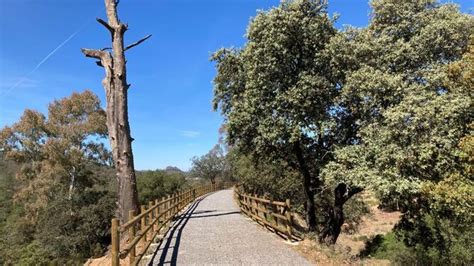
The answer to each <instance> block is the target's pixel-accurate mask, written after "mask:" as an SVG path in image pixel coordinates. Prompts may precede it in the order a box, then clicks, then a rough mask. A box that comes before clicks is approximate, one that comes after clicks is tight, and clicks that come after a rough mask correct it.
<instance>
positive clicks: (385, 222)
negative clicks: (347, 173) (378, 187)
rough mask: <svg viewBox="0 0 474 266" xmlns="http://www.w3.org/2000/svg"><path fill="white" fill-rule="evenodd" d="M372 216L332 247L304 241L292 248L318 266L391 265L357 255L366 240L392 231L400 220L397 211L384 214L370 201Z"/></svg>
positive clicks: (340, 238) (365, 218) (364, 219)
mask: <svg viewBox="0 0 474 266" xmlns="http://www.w3.org/2000/svg"><path fill="white" fill-rule="evenodd" d="M370 201H371V202H374V203H372V204H370V205H372V206H371V207H370V210H371V214H370V215H367V216H366V217H364V218H363V221H362V223H361V224H360V226H359V228H358V230H357V232H356V233H353V234H349V233H341V235H340V236H339V238H338V240H337V244H336V245H335V246H334V247H333V248H329V247H326V246H322V245H319V244H318V243H317V242H316V241H315V240H311V239H308V238H307V239H305V240H303V241H301V242H299V243H298V244H297V245H294V248H295V249H296V250H297V251H298V252H300V253H301V254H302V255H303V256H305V257H306V258H307V259H308V260H309V261H310V262H312V263H314V264H317V265H390V261H388V260H378V259H370V258H365V259H361V258H359V257H358V254H359V253H360V252H361V251H362V250H363V249H364V247H365V241H366V240H368V239H370V238H371V237H373V236H375V235H377V234H386V233H388V232H390V231H392V229H393V227H394V226H395V224H396V223H397V222H398V221H399V220H400V215H401V213H400V212H398V211H391V212H388V211H384V210H381V209H379V208H377V205H378V204H377V203H376V201H374V199H373V198H370Z"/></svg>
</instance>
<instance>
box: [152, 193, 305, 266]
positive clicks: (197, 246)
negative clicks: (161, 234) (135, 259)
mask: <svg viewBox="0 0 474 266" xmlns="http://www.w3.org/2000/svg"><path fill="white" fill-rule="evenodd" d="M232 193H233V192H232V190H221V191H217V192H215V193H213V194H210V195H208V196H207V197H204V198H203V199H201V200H197V201H196V202H195V203H193V204H192V205H191V206H190V207H189V209H188V210H187V211H186V212H185V213H184V214H183V215H182V216H181V218H179V219H178V220H177V221H175V223H174V225H173V226H172V228H171V229H170V231H169V232H168V234H167V236H166V237H165V239H164V240H163V242H162V244H161V245H160V246H159V247H158V249H157V250H156V251H155V254H154V255H153V260H152V261H151V263H150V265H176V264H177V265H310V263H309V262H308V261H307V260H306V259H304V258H303V257H301V256H300V255H299V254H298V253H296V252H295V251H293V250H292V249H291V247H290V246H289V245H288V244H286V243H285V241H284V240H282V239H281V238H280V237H278V236H276V235H274V234H272V233H270V232H268V231H267V230H265V229H263V228H262V227H261V226H259V225H257V224H256V223H254V222H253V221H252V220H250V219H249V218H246V217H245V216H243V215H241V214H240V212H239V208H238V206H237V204H236V203H235V202H234V199H233V197H232V196H233V195H232Z"/></svg>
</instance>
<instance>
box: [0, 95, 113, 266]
mask: <svg viewBox="0 0 474 266" xmlns="http://www.w3.org/2000/svg"><path fill="white" fill-rule="evenodd" d="M48 111H49V112H48V117H46V116H44V115H43V114H41V113H39V112H37V111H33V110H26V111H25V112H24V114H23V116H22V117H21V119H20V121H18V122H17V123H15V124H14V125H13V126H11V127H5V128H4V129H2V130H1V131H0V146H1V148H2V150H3V152H2V154H1V158H0V168H1V170H2V171H1V175H0V194H1V196H0V204H1V205H2V208H1V212H0V215H1V220H0V258H1V259H0V263H1V264H22V265H49V263H50V262H52V261H53V260H54V261H55V262H56V263H60V264H65V263H68V262H73V263H76V264H77V263H80V262H83V261H84V260H85V259H86V258H89V257H91V256H97V255H100V254H102V253H103V251H104V250H105V248H106V247H107V246H108V244H109V242H110V236H109V231H110V228H109V226H110V220H111V218H112V216H113V214H114V211H115V209H116V204H115V202H116V198H115V186H114V181H113V180H114V178H113V176H114V171H113V169H112V168H110V167H109V166H108V165H109V162H110V159H109V158H110V156H109V152H108V151H107V150H106V149H105V147H104V145H103V144H102V143H101V142H100V141H101V140H103V137H104V136H105V132H106V126H105V113H104V111H103V110H102V109H101V107H100V101H99V99H98V98H97V96H95V95H94V94H92V93H91V92H90V91H86V92H83V93H75V94H73V95H72V96H71V97H69V98H64V99H61V100H58V101H54V102H53V103H51V104H50V105H49V108H48ZM15 177H16V178H15ZM3 206H5V208H3Z"/></svg>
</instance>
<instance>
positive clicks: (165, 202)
mask: <svg viewBox="0 0 474 266" xmlns="http://www.w3.org/2000/svg"><path fill="white" fill-rule="evenodd" d="M227 185H228V184H225V183H216V184H208V185H200V186H196V187H192V188H189V189H186V190H183V191H180V192H178V193H175V194H172V195H168V196H167V197H163V198H161V199H160V200H155V201H154V202H153V201H150V202H149V204H148V205H147V206H144V205H142V206H141V208H140V214H138V215H136V214H135V213H134V212H133V211H130V213H129V219H128V222H126V223H124V224H120V221H119V219H117V218H114V219H112V228H111V230H112V250H111V256H112V265H113V266H117V265H119V264H120V263H121V260H122V263H123V264H129V265H137V264H138V263H139V262H140V260H141V259H142V258H143V256H144V255H145V253H146V251H147V249H148V247H149V246H150V244H151V243H152V242H153V241H154V239H155V238H156V236H157V235H158V234H160V233H161V234H162V235H165V234H166V232H167V231H168V229H169V223H170V222H171V221H172V220H173V218H174V217H176V215H177V214H178V213H179V212H180V211H181V210H183V209H184V208H185V207H186V206H187V205H188V204H189V203H191V202H193V201H194V200H195V199H196V198H197V197H200V196H202V195H204V194H207V193H209V192H213V191H216V190H219V189H222V188H224V187H226V186H227ZM124 235H127V236H128V237H127V238H124V237H121V236H124ZM124 239H125V240H124ZM121 245H123V246H121ZM127 257H128V261H127Z"/></svg>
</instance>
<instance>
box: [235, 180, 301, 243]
mask: <svg viewBox="0 0 474 266" xmlns="http://www.w3.org/2000/svg"><path fill="white" fill-rule="evenodd" d="M234 197H235V200H236V201H237V203H238V205H239V207H240V210H241V211H242V212H243V213H244V214H246V215H247V216H248V217H250V218H252V219H253V220H254V221H256V222H257V223H259V224H261V225H262V226H264V227H266V228H268V229H272V230H273V231H274V232H275V233H277V234H279V235H281V236H283V237H285V238H286V239H288V240H290V241H293V240H294V239H295V236H294V234H293V229H292V225H293V221H292V215H291V212H290V200H289V199H287V200H286V201H285V202H283V201H273V200H270V199H264V198H259V197H258V196H257V195H250V194H246V193H244V192H243V191H241V190H240V189H239V188H238V187H237V186H236V187H234Z"/></svg>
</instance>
